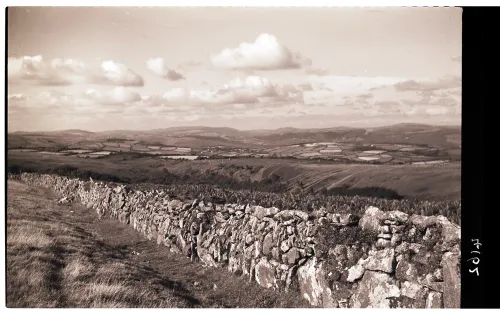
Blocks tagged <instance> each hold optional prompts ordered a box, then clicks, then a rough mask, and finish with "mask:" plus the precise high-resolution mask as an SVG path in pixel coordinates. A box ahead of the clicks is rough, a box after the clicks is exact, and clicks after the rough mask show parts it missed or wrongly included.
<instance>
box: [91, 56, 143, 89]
mask: <svg viewBox="0 0 500 311" xmlns="http://www.w3.org/2000/svg"><path fill="white" fill-rule="evenodd" d="M101 74H102V75H98V76H97V80H101V78H102V81H103V82H108V83H109V84H113V85H120V86H143V85H144V81H143V79H142V77H141V76H139V75H138V74H136V73H135V72H133V71H132V70H131V69H129V68H128V67H127V66H125V65H124V64H120V63H117V62H114V61H112V60H108V61H103V62H102V63H101Z"/></svg>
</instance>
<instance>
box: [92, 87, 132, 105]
mask: <svg viewBox="0 0 500 311" xmlns="http://www.w3.org/2000/svg"><path fill="white" fill-rule="evenodd" d="M84 96H85V98H87V99H90V100H92V101H94V102H96V103H99V104H111V105H121V104H127V103H133V102H138V101H141V95H139V94H138V93H136V92H134V91H131V90H130V89H128V88H126V87H123V86H117V87H115V88H113V89H111V90H109V91H107V92H100V91H98V90H94V89H89V90H87V91H86V92H85V94H84Z"/></svg>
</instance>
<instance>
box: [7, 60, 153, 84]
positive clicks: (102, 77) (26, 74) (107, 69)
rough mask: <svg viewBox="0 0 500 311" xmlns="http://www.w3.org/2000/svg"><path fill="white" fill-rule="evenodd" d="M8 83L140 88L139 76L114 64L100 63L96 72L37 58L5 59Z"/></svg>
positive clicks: (76, 62) (76, 63)
mask: <svg viewBox="0 0 500 311" xmlns="http://www.w3.org/2000/svg"><path fill="white" fill-rule="evenodd" d="M7 77H8V82H9V83H34V84H39V85H53V86H62V85H71V84H110V85H120V86H142V85H144V81H143V79H142V77H141V76H139V75H138V74H136V73H135V72H133V71H132V70H131V69H129V68H128V67H127V66H125V65H123V64H120V63H116V62H114V61H111V60H110V61H104V62H102V63H101V66H100V69H99V70H92V69H91V68H88V67H87V66H86V65H85V64H84V63H83V62H82V61H79V60H74V59H70V58H67V59H60V58H56V59H52V60H51V61H45V60H44V59H43V57H42V56H41V55H37V56H23V57H19V58H16V57H9V58H8V61H7Z"/></svg>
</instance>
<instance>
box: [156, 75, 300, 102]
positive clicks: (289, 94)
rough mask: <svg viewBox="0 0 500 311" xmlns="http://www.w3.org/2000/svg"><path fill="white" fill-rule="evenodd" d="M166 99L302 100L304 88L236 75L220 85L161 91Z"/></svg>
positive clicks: (177, 100)
mask: <svg viewBox="0 0 500 311" xmlns="http://www.w3.org/2000/svg"><path fill="white" fill-rule="evenodd" d="M162 99H163V100H164V101H165V102H166V103H170V104H177V105H188V106H203V105H206V107H205V108H207V109H212V108H214V106H221V105H222V106H223V105H231V104H254V105H255V104H260V105H282V104H284V103H285V104H286V103H303V96H302V91H301V90H299V89H297V88H295V87H294V86H291V85H277V84H273V83H271V81H269V80H268V79H267V78H263V77H259V76H248V77H246V78H244V79H241V78H235V79H233V80H231V81H229V82H228V83H226V84H224V85H222V86H221V87H218V88H213V89H184V88H174V89H171V90H169V91H167V92H165V93H164V94H163V95H162Z"/></svg>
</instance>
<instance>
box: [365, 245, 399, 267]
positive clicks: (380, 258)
mask: <svg viewBox="0 0 500 311" xmlns="http://www.w3.org/2000/svg"><path fill="white" fill-rule="evenodd" d="M394 264H395V257H394V249H392V248H388V249H384V250H380V251H376V252H374V253H373V254H371V255H370V256H369V257H368V259H367V261H366V263H365V268H366V269H367V270H372V271H382V272H385V273H392V272H393V271H394Z"/></svg>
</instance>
